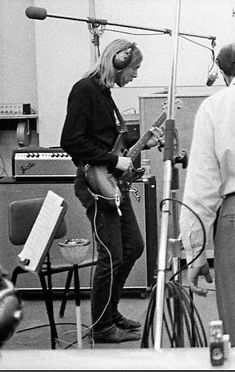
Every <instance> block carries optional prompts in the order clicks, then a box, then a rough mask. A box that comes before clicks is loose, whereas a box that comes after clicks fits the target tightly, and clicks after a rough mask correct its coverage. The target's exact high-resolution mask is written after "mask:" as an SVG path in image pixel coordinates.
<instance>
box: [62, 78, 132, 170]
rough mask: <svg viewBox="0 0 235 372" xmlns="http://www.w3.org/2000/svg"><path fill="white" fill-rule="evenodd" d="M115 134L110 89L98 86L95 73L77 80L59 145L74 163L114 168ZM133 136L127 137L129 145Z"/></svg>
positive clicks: (115, 162)
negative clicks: (92, 75) (112, 151)
mask: <svg viewBox="0 0 235 372" xmlns="http://www.w3.org/2000/svg"><path fill="white" fill-rule="evenodd" d="M118 134H119V131H118V127H117V124H116V118H115V114H114V106H113V100H112V97H111V91H110V89H108V88H107V87H104V86H100V85H99V84H98V81H97V80H96V78H95V77H88V78H84V79H81V80H80V81H78V82H77V83H76V84H75V85H74V86H73V88H72V90H71V92H70V94H69V97H68V105H67V114H66V118H65V123H64V127H63V130H62V135H61V147H62V148H63V149H64V150H65V151H66V152H67V153H68V154H69V155H70V156H71V157H72V160H73V162H74V164H75V165H76V166H78V164H79V163H80V162H83V163H84V164H86V163H89V164H91V165H101V164H104V165H107V166H108V167H110V168H114V167H115V165H116V164H117V161H118V155H117V154H114V153H111V150H112V149H113V146H114V144H115V141H116V139H117V136H118ZM136 140H137V139H135V140H133V139H132V140H130V139H129V146H131V145H132V144H133V142H135V141H136ZM129 146H128V137H127V147H129Z"/></svg>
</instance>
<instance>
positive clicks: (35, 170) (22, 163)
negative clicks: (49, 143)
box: [12, 147, 76, 178]
mask: <svg viewBox="0 0 235 372" xmlns="http://www.w3.org/2000/svg"><path fill="white" fill-rule="evenodd" d="M12 175H13V177H14V178H38V177H41V178H48V177H49V178H56V177H63V178H65V177H69V178H70V177H72V178H75V176H76V166H75V165H74V163H73V161H72V158H71V156H70V155H68V154H67V153H66V152H65V151H64V150H62V149H61V148H60V147H51V148H44V147H39V148H30V147H28V148H21V149H18V150H14V151H13V153H12Z"/></svg>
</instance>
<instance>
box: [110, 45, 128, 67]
mask: <svg viewBox="0 0 235 372" xmlns="http://www.w3.org/2000/svg"><path fill="white" fill-rule="evenodd" d="M132 52H133V47H132V46H130V47H129V48H127V49H123V50H120V52H118V53H117V54H115V56H114V57H113V66H114V68H116V69H117V70H123V69H124V68H126V67H127V66H128V65H129V64H130V62H131V59H132Z"/></svg>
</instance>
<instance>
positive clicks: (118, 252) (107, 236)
mask: <svg viewBox="0 0 235 372" xmlns="http://www.w3.org/2000/svg"><path fill="white" fill-rule="evenodd" d="M87 186H88V185H87V184H86V180H85V178H84V174H83V172H82V170H78V174H77V178H76V182H75V194H76V195H77V197H78V198H79V199H80V200H81V202H82V204H83V206H84V207H85V208H86V210H87V216H88V218H89V220H90V222H91V224H92V227H93V230H94V232H95V236H96V241H97V254H98V257H97V265H96V269H95V274H94V280H93V291H92V302H91V310H92V322H93V324H94V327H93V328H94V330H95V331H101V330H105V329H108V328H111V327H112V326H114V323H115V321H116V320H117V319H118V318H120V316H121V315H120V313H119V312H118V303H119V300H120V296H121V293H122V290H123V287H124V284H125V282H126V279H127V277H128V275H129V273H130V271H131V269H132V268H133V266H134V264H135V261H136V260H137V259H138V258H139V257H140V256H141V254H142V253H143V250H144V242H143V238H142V235H141V232H140V229H139V226H138V222H137V219H136V216H135V214H134V211H133V208H132V205H131V200H130V196H129V193H125V194H123V197H122V204H121V206H120V210H121V213H122V215H121V216H120V215H119V214H118V211H117V209H116V208H115V207H110V206H109V205H108V204H107V202H106V201H105V200H104V199H102V198H98V200H95V198H94V197H93V196H92V194H91V193H90V192H89V190H88V188H87Z"/></svg>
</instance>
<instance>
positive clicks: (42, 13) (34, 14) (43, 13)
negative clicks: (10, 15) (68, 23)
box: [25, 6, 47, 20]
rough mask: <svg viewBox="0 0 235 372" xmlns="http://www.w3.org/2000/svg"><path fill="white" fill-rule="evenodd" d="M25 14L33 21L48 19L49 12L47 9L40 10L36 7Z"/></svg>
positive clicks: (32, 7)
mask: <svg viewBox="0 0 235 372" xmlns="http://www.w3.org/2000/svg"><path fill="white" fill-rule="evenodd" d="M25 14H26V15H27V17H28V18H31V19H40V20H43V19H45V18H46V17H47V10H46V9H45V8H38V7H36V6H29V7H28V8H27V9H26V10H25Z"/></svg>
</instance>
